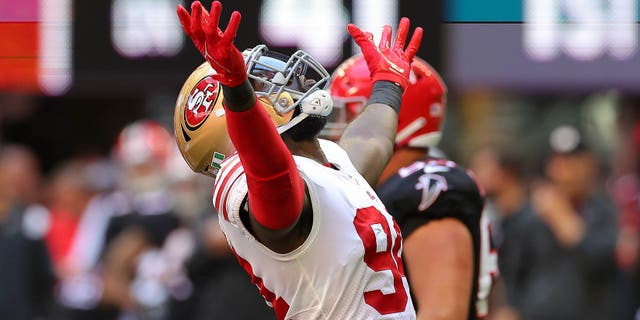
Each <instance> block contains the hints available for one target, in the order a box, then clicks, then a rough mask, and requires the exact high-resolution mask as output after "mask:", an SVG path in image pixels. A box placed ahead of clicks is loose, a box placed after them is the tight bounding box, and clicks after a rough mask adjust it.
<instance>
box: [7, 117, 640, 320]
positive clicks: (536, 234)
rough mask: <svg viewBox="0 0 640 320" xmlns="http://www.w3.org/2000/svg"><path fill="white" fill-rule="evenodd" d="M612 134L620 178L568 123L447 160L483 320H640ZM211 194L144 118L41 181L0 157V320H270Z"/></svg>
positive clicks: (633, 248) (21, 157) (627, 174)
mask: <svg viewBox="0 0 640 320" xmlns="http://www.w3.org/2000/svg"><path fill="white" fill-rule="evenodd" d="M453 117H455V115H454V116H453ZM632 118H633V117H632ZM452 128H454V127H452ZM624 128H626V131H625V132H627V133H626V134H623V135H622V138H623V139H622V140H623V141H622V143H621V144H620V145H619V146H618V149H620V153H624V154H625V155H626V156H625V157H624V158H625V159H627V161H626V166H622V167H623V168H622V169H619V170H611V162H612V159H611V157H605V158H603V157H601V156H599V155H598V153H597V150H596V149H594V148H593V145H592V144H590V143H589V141H588V139H587V136H588V135H587V134H585V131H584V130H583V129H584V128H582V127H580V126H578V125H575V123H567V124H559V125H557V126H554V127H553V128H551V129H550V130H548V131H545V133H544V136H545V139H544V141H545V148H544V149H541V150H544V151H540V150H532V151H531V153H529V154H528V153H527V152H521V150H519V149H517V148H505V147H502V146H500V144H499V143H495V144H492V143H486V144H484V145H478V146H477V147H476V148H473V149H469V152H468V153H467V154H466V157H465V159H460V160H461V162H463V163H465V164H466V165H467V166H468V167H469V168H470V169H471V170H472V171H473V172H474V173H475V176H476V178H477V180H478V182H479V184H480V185H481V187H482V188H483V189H484V192H485V194H486V197H487V202H486V207H485V213H486V214H487V215H488V217H489V218H490V219H491V221H492V236H493V243H494V245H495V250H496V251H497V252H498V254H499V259H498V262H499V267H500V273H499V274H496V275H495V278H494V280H495V281H496V285H495V286H494V290H493V292H492V297H491V307H490V310H491V311H490V319H496V320H511V319H640V315H636V313H637V312H638V308H639V307H640V206H639V204H640V203H639V199H640V198H639V197H638V195H640V180H639V179H640V171H638V170H640V161H636V160H635V159H637V157H635V155H636V154H638V152H637V151H638V149H640V125H639V124H635V123H633V124H631V125H628V126H626V127H624ZM450 129H451V128H450ZM447 136H453V137H452V138H450V139H455V138H457V137H455V135H453V134H448V135H447ZM533 153H535V154H536V156H535V157H539V158H541V159H542V161H540V163H539V164H538V165H537V166H532V165H531V163H532V161H531V157H534V156H533ZM211 188H212V181H210V179H208V178H207V177H205V176H200V175H197V174H195V173H193V172H192V171H191V170H190V168H189V167H188V166H187V165H186V163H185V162H184V161H183V159H182V158H181V156H180V154H179V152H177V150H176V145H175V140H174V137H173V136H172V134H171V131H170V129H169V130H168V128H167V127H166V126H163V125H161V124H160V123H159V122H155V121H153V120H144V119H143V120H138V121H135V122H133V123H130V124H128V125H127V126H125V127H124V128H123V129H122V131H121V132H120V134H119V136H118V137H117V139H116V141H114V144H113V148H112V151H111V152H110V154H108V155H106V156H77V157H73V158H70V159H66V160H65V161H62V162H61V163H58V164H56V166H55V167H54V168H53V169H52V170H49V172H47V173H46V174H44V172H43V170H42V163H41V162H40V159H39V158H38V157H37V156H36V153H35V152H34V150H32V149H31V148H30V147H28V146H26V145H19V144H15V143H5V144H3V145H0V282H1V283H3V285H2V286H0V315H2V318H3V319H98V320H99V319H131V320H137V319H150V320H151V319H153V320H155V319H158V320H164V319H275V314H274V313H273V311H272V310H271V308H269V307H268V306H267V305H266V303H265V302H264V300H263V298H262V297H261V296H260V295H259V293H258V290H257V289H256V288H255V287H254V286H253V285H252V284H251V283H250V279H249V277H248V276H247V275H246V273H245V272H244V271H243V270H242V269H241V268H240V266H239V265H238V263H237V261H236V260H235V257H234V256H233V254H232V253H231V252H230V251H229V249H228V246H227V242H226V239H225V237H224V235H223V234H222V232H221V230H220V229H219V226H218V223H217V220H216V214H215V212H214V210H213V206H212V204H211V192H212V190H211Z"/></svg>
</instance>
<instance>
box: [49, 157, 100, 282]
mask: <svg viewBox="0 0 640 320" xmlns="http://www.w3.org/2000/svg"><path fill="white" fill-rule="evenodd" d="M83 171H84V166H83V164H82V163H81V162H79V161H78V160H75V161H68V162H65V163H63V164H62V165H60V166H59V167H58V168H56V169H54V172H53V174H52V176H51V180H50V183H49V186H48V188H47V201H46V204H47V206H48V207H49V226H48V230H47V233H46V238H45V239H46V242H47V246H48V248H49V252H50V253H51V258H52V260H53V263H54V266H55V268H56V271H57V273H58V275H59V276H60V277H65V276H66V275H67V274H69V273H70V272H71V271H70V270H68V268H69V267H68V264H69V263H70V262H69V261H70V260H72V259H71V258H70V257H69V252H70V251H71V247H72V246H73V243H74V242H75V236H76V229H77V227H78V222H79V221H80V219H81V218H82V214H83V212H84V210H85V208H86V206H87V204H88V203H89V201H90V199H91V197H92V196H93V194H92V192H91V191H90V190H88V189H87V187H86V185H85V181H84V176H83V173H84V172H83Z"/></svg>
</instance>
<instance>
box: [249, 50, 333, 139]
mask: <svg viewBox="0 0 640 320" xmlns="http://www.w3.org/2000/svg"><path fill="white" fill-rule="evenodd" d="M243 55H244V56H245V63H246V64H247V70H248V77H249V80H250V81H251V84H252V86H253V88H254V90H255V92H256V95H257V96H258V98H259V99H260V100H261V101H262V102H263V103H266V104H267V105H270V106H272V107H273V109H274V110H275V111H276V113H278V114H279V115H282V116H285V115H287V114H291V118H290V121H288V122H286V123H284V124H276V125H278V132H279V133H283V132H285V131H287V130H288V129H289V128H291V127H293V126H295V125H297V124H298V123H300V122H302V120H304V119H305V118H307V117H309V116H313V117H326V116H328V115H329V114H330V113H331V110H332V108H333V103H332V101H331V98H330V96H329V93H328V92H327V91H326V90H325V88H326V87H327V86H328V84H329V73H328V72H327V71H326V69H325V68H324V67H323V66H322V65H321V64H320V63H319V62H318V61H317V60H315V59H314V58H313V57H311V56H310V55H309V54H307V53H306V52H304V51H301V50H298V51H296V52H295V53H294V54H293V55H291V56H286V55H283V54H281V53H278V52H273V51H269V50H268V48H267V47H266V46H265V45H259V46H256V47H255V48H252V49H247V50H245V51H244V52H243ZM296 108H297V109H298V111H299V112H295V113H294V112H293V111H294V110H295V109H296Z"/></svg>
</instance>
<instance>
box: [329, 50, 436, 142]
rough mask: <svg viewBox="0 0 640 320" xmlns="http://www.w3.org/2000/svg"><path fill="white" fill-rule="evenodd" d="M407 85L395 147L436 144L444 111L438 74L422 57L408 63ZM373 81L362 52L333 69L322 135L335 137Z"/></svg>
mask: <svg viewBox="0 0 640 320" xmlns="http://www.w3.org/2000/svg"><path fill="white" fill-rule="evenodd" d="M411 66H412V67H411V74H410V78H409V86H408V87H407V89H406V91H405V92H404V95H403V96H402V106H401V108H400V114H399V115H398V133H397V135H396V147H397V148H401V147H406V146H409V147H416V148H427V147H433V146H435V145H437V144H438V142H439V141H440V137H441V130H442V124H443V120H444V116H445V112H446V92H447V88H446V86H445V84H444V82H443V81H442V78H441V77H440V75H439V74H438V73H437V72H436V71H435V70H434V69H433V68H432V67H431V66H430V65H429V64H428V63H427V62H426V61H424V60H422V59H420V58H418V57H416V58H414V60H413V63H412V64H411ZM372 86H373V84H372V83H371V77H370V74H369V69H368V67H367V63H366V61H365V60H364V58H363V57H362V55H356V56H353V57H351V58H349V59H347V60H345V61H344V62H343V63H341V64H340V65H339V66H338V67H337V68H336V70H335V71H334V73H333V75H332V78H331V84H330V87H329V91H330V93H331V96H332V98H333V107H334V113H333V115H332V116H330V119H329V120H330V121H329V123H328V124H327V126H326V130H325V131H324V132H323V133H322V135H323V136H325V137H339V135H340V134H341V132H342V130H343V129H344V127H346V125H347V124H348V123H349V122H350V121H351V120H353V118H355V117H356V116H357V115H358V114H359V113H360V112H361V111H362V109H363V108H364V106H365V105H366V102H367V100H368V99H369V95H370V94H371V89H372Z"/></svg>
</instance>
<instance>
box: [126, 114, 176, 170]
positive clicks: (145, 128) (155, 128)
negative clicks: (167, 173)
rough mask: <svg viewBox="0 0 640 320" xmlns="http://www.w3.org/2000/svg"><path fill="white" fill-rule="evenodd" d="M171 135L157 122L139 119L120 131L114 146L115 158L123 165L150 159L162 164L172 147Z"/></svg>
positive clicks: (140, 162) (132, 164) (137, 163)
mask: <svg viewBox="0 0 640 320" xmlns="http://www.w3.org/2000/svg"><path fill="white" fill-rule="evenodd" d="M173 147H174V146H173V137H172V135H171V133H169V130H167V129H166V128H165V127H164V126H162V125H161V124H160V123H159V122H156V121H154V120H150V119H141V120H138V121H135V122H133V123H130V124H128V125H127V126H126V127H124V128H123V129H122V131H120V134H119V135H118V139H117V141H116V143H115V146H114V151H115V155H116V157H117V158H116V159H117V160H118V161H119V162H120V163H121V164H122V165H125V166H135V165H140V164H144V163H147V162H150V161H154V162H158V163H159V164H160V165H164V163H165V161H166V160H167V159H168V158H169V155H170V154H171V151H172V150H171V148H173Z"/></svg>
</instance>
